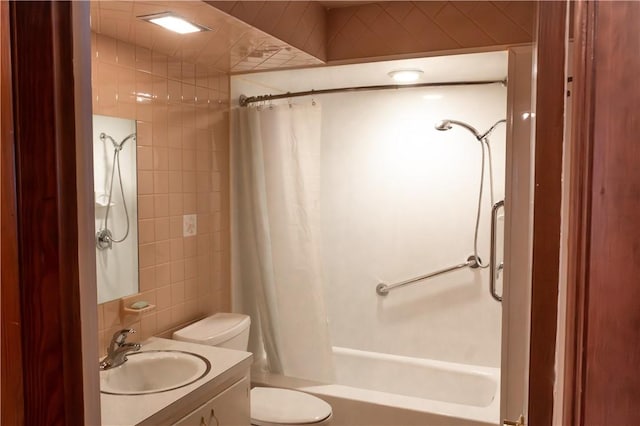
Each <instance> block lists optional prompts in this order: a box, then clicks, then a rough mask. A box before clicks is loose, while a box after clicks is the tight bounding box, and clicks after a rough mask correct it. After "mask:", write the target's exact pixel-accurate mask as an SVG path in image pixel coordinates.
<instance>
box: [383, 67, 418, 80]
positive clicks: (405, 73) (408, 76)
mask: <svg viewBox="0 0 640 426" xmlns="http://www.w3.org/2000/svg"><path fill="white" fill-rule="evenodd" d="M422 74H424V72H423V71H422V70H416V69H411V70H396V71H391V72H390V73H389V77H391V78H392V79H393V80H394V81H396V82H397V83H412V82H414V81H418V80H419V79H420V77H422Z"/></svg>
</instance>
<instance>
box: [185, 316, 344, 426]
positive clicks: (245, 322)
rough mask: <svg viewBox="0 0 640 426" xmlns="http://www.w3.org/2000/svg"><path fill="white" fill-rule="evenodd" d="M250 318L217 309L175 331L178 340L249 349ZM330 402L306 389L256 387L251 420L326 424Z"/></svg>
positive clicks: (259, 425)
mask: <svg viewBox="0 0 640 426" xmlns="http://www.w3.org/2000/svg"><path fill="white" fill-rule="evenodd" d="M250 325H251V319H250V318H249V317H248V316H247V315H241V314H229V313H218V314H215V315H212V316H210V317H207V318H204V319H202V320H200V321H197V322H195V323H193V324H191V325H188V326H187V327H185V328H182V329H180V330H177V331H175V332H174V333H173V338H174V339H175V340H182V341H185V342H191V343H199V344H202V345H209V346H218V347H222V348H227V349H237V350H241V351H246V350H247V345H248V343H249V326H250ZM332 417H333V414H332V410H331V406H330V405H329V404H327V403H326V402H325V401H323V400H321V399H320V398H317V397H315V396H313V395H309V394H307V393H304V392H299V391H294V390H289V389H280V388H266V387H254V388H253V389H252V390H251V424H252V425H254V426H284V425H286V426H299V425H306V426H327V425H329V424H330V423H331V418H332Z"/></svg>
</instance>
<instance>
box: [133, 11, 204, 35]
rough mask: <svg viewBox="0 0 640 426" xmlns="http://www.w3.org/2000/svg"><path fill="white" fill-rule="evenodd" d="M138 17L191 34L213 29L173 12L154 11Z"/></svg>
mask: <svg viewBox="0 0 640 426" xmlns="http://www.w3.org/2000/svg"><path fill="white" fill-rule="evenodd" d="M138 18H139V19H142V20H143V21H147V22H151V23H152V24H156V25H159V26H161V27H163V28H165V29H167V30H169V31H173V32H174V33H178V34H189V33H197V32H200V31H210V30H211V28H207V27H204V26H202V25H198V24H194V23H192V22H189V21H187V20H186V19H184V18H182V17H180V16H178V15H176V14H175V13H172V12H162V13H154V14H153V15H144V16H138Z"/></svg>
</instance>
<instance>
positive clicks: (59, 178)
mask: <svg viewBox="0 0 640 426" xmlns="http://www.w3.org/2000/svg"><path fill="white" fill-rule="evenodd" d="M561 5H565V6H564V9H563V6H558V5H555V6H554V2H542V3H540V4H539V11H538V15H539V19H538V22H539V24H538V28H539V33H538V34H539V36H538V37H539V39H538V64H539V70H540V71H539V72H538V82H537V88H538V91H537V95H536V97H537V102H536V108H537V127H536V129H537V132H536V135H537V136H536V158H537V159H539V160H540V161H542V159H543V157H542V155H544V154H543V153H547V154H550V155H553V156H554V159H553V162H552V163H551V164H553V170H551V173H550V174H549V175H546V173H545V174H544V175H543V174H540V173H536V182H537V183H539V184H540V185H541V187H540V188H537V189H536V208H535V209H534V223H536V224H537V226H536V227H535V228H534V247H533V256H534V257H533V271H534V275H533V281H532V288H533V290H532V291H533V299H532V322H531V324H532V329H531V332H532V343H531V348H532V350H531V356H530V364H531V367H530V395H529V401H530V402H529V403H530V407H531V410H530V412H533V410H534V409H535V411H536V413H540V414H539V416H540V417H536V419H537V418H540V419H544V421H543V422H540V423H533V422H531V424H551V423H550V419H551V413H552V404H549V401H551V402H552V400H553V381H551V382H550V381H549V378H550V377H552V375H553V368H554V365H553V362H554V359H553V354H554V352H555V334H556V333H555V331H556V330H555V327H556V324H555V321H556V320H555V317H556V316H555V311H556V305H557V290H558V282H557V277H558V274H557V269H556V273H555V280H554V279H550V276H551V275H552V274H553V273H552V272H549V271H545V265H546V262H547V261H549V262H555V263H552V265H554V266H555V265H556V264H557V261H558V258H559V229H560V228H559V221H546V220H545V217H547V216H548V215H549V214H550V212H555V211H557V216H558V218H559V216H560V214H559V212H560V202H559V198H558V197H557V193H559V192H560V179H559V177H560V174H559V173H560V169H561V164H562V163H561V150H560V151H559V152H560V161H559V162H558V158H557V156H558V145H559V146H560V147H561V146H562V129H563V122H562V120H563V110H562V108H560V109H559V108H558V103H557V100H558V99H559V96H561V97H562V99H563V100H564V88H563V89H562V93H560V94H559V93H558V92H559V87H560V86H559V83H558V79H562V80H563V84H564V79H565V77H564V43H565V38H564V37H565V34H564V31H560V30H558V28H557V27H553V26H550V25H548V24H549V22H557V23H559V24H560V25H561V26H562V28H564V25H565V23H564V22H563V21H562V19H559V15H558V11H560V13H561V14H564V12H562V10H566V3H564V2H562V3H561ZM11 9H12V10H11V12H12V13H11V16H10V21H11V28H12V37H13V40H12V70H13V76H12V77H13V78H12V82H13V87H14V95H15V96H14V98H13V99H14V106H13V111H14V113H15V116H14V117H13V122H14V123H15V129H16V135H15V139H11V140H5V138H4V137H3V142H2V148H3V158H2V160H3V163H2V169H1V170H2V185H3V194H2V196H3V199H4V197H5V196H9V198H11V197H13V199H14V200H17V201H18V202H17V204H16V206H17V216H14V217H19V218H20V221H19V223H16V224H14V225H13V229H14V230H17V235H16V237H15V238H16V242H17V246H18V248H19V272H20V273H19V275H18V276H17V277H15V279H16V280H17V282H18V284H19V292H20V303H19V306H20V308H21V309H22V315H21V317H20V318H21V319H20V324H19V326H20V329H21V333H19V334H18V336H17V337H15V336H14V337H15V339H16V340H14V341H13V342H12V341H9V342H6V341H5V337H9V336H8V335H7V333H5V330H4V327H5V325H6V324H7V323H6V322H5V312H6V310H5V308H6V307H7V304H8V302H7V299H5V298H4V281H3V298H2V299H0V303H2V309H1V312H2V318H3V319H2V321H3V323H2V326H3V330H2V342H3V351H2V354H3V363H2V365H6V363H5V362H4V361H5V358H4V356H5V353H8V352H7V351H6V349H7V344H9V345H11V344H15V343H17V345H18V346H17V347H20V348H23V349H24V351H23V356H22V357H21V358H22V361H23V365H22V368H21V369H20V371H19V373H21V374H17V376H19V378H20V379H21V380H22V381H21V382H20V383H18V384H22V385H23V386H24V405H23V407H22V408H19V407H18V408H16V411H18V413H17V414H18V415H22V414H21V413H24V416H25V417H24V419H23V422H26V423H27V424H48V423H55V422H58V421H62V422H65V421H66V422H68V423H72V420H71V419H80V418H87V417H85V416H87V415H89V416H90V415H94V416H95V415H98V416H99V409H98V408H96V407H99V405H98V404H94V405H93V406H92V408H90V409H89V410H91V411H96V410H97V411H98V413H97V414H96V413H95V412H93V413H86V412H85V408H84V407H85V405H86V403H87V401H83V399H84V398H89V399H95V398H96V395H95V391H96V389H90V388H89V387H90V386H85V385H84V384H85V383H91V381H86V378H85V377H84V376H86V375H87V374H89V373H88V372H87V371H86V370H87V367H86V365H85V364H83V348H84V351H87V346H95V344H96V341H97V330H95V333H94V334H95V335H93V336H92V335H91V333H90V332H89V333H87V330H86V328H85V330H84V331H83V327H82V322H81V317H82V319H83V320H85V319H86V318H85V315H84V313H83V314H82V315H81V314H80V313H81V312H88V315H89V316H91V315H93V317H94V318H93V319H95V315H96V312H95V310H96V306H95V305H94V306H82V297H81V293H82V292H83V289H82V286H81V285H80V278H79V277H80V275H81V274H82V273H83V272H81V265H79V262H78V257H77V256H74V255H73V254H75V253H77V252H78V246H79V244H82V243H81V242H79V233H78V227H79V220H80V219H79V218H78V213H77V212H78V210H77V207H78V205H77V202H78V199H79V197H80V199H82V194H79V193H78V189H77V188H78V182H77V179H76V176H77V173H78V172H77V159H76V155H77V152H76V146H75V140H76V137H75V136H76V124H77V123H74V122H73V117H75V112H76V111H75V106H76V103H75V102H74V92H73V86H74V84H73V83H71V80H72V79H73V75H74V67H73V49H72V47H71V46H73V43H74V42H77V40H76V38H77V37H80V36H79V35H78V34H77V32H76V35H75V36H74V33H73V30H72V28H73V25H72V19H73V17H72V12H71V9H72V7H71V5H70V4H69V3H64V2H51V3H49V2H42V3H23V4H20V3H11ZM562 16H564V15H562ZM549 20H552V21H549ZM34 22H36V23H38V24H39V25H40V26H39V27H38V28H39V30H38V32H39V33H35V32H34V31H33V28H34V27H32V26H31V24H33V23H34ZM76 30H77V28H76ZM43 31H46V34H47V35H49V34H50V35H51V37H42V36H41V35H42V32H43ZM36 40H37V43H36ZM559 47H562V48H561V49H559ZM560 57H562V61H560ZM43 61H46V66H42V63H43ZM34 63H35V64H39V66H27V65H28V64H29V65H33V64H34ZM543 64H547V66H549V67H550V69H545V70H543V69H541V66H542V65H543ZM560 64H562V66H560ZM3 71H4V69H3ZM558 71H560V72H559V73H558ZM4 78H5V75H3V80H4ZM36 83H37V84H36ZM562 87H564V86H562ZM4 99H5V98H4V92H3V102H4ZM563 100H562V101H561V102H560V105H562V104H563ZM3 111H4V109H3ZM4 117H5V115H4V112H3V136H4V132H5V128H4ZM34 120H36V121H37V123H38V125H37V126H34V125H33V123H34ZM14 144H15V147H16V148H17V149H16V153H17V155H16V158H15V165H16V171H17V179H16V182H15V192H13V196H12V191H11V189H12V188H11V187H10V183H11V182H10V181H7V180H5V176H6V170H7V169H6V168H5V167H4V166H5V164H6V162H5V160H7V159H9V160H10V158H9V157H6V156H5V147H7V148H12V147H13V146H14ZM63 154H64V155H63ZM545 160H546V161H545V164H549V163H548V160H549V158H548V157H545ZM9 163H11V162H10V161H9ZM559 168H560V169H559ZM537 170H538V171H539V170H541V169H537ZM548 171H549V170H548V169H545V172H548ZM80 175H81V176H82V174H80ZM43 178H46V182H48V184H47V185H40V186H39V185H38V182H41V181H42V179H43ZM5 186H9V188H5ZM5 189H8V190H7V191H5ZM84 195H86V194H84ZM81 203H82V202H81ZM545 203H546V204H545ZM85 204H88V202H87V201H86V200H85V201H84V203H83V204H80V208H81V212H82V211H83V206H84V205H85ZM85 207H86V206H85ZM86 209H89V207H86ZM4 218H5V216H4V205H3V229H2V234H1V235H2V241H3V246H2V256H3V268H2V270H3V274H4V271H5V263H4V260H5V259H4V256H5V245H4V242H5V238H6V237H7V236H8V234H7V233H6V231H5V228H4V223H5V222H4V220H5V219H4ZM536 220H537V222H536ZM61 236H64V238H58V237H61ZM43 258H44V259H46V265H47V267H46V268H40V267H37V266H38V265H42V261H43ZM45 282H46V285H40V283H45ZM85 300H89V299H85ZM87 303H89V302H85V305H86V304H87ZM549 308H551V313H552V314H553V315H550V311H549ZM92 310H93V311H92ZM36 320H37V321H36ZM91 321H92V320H91V319H90V322H91ZM81 336H83V337H84V340H82V339H81ZM20 340H21V341H20ZM540 348H543V350H539V349H540ZM91 351H94V352H96V351H95V350H94V349H93V348H92V349H91ZM91 351H89V352H90V353H91ZM550 354H551V355H550ZM84 355H85V357H86V352H85V353H84ZM52 366H54V367H55V368H56V369H59V370H57V373H58V374H52ZM95 374H96V375H97V371H96V373H95ZM3 378H4V375H3ZM93 383H94V385H93V386H94V387H95V381H94V382H93ZM4 385H5V383H4V382H3V390H5V392H2V394H1V395H2V407H3V408H6V402H7V399H6V395H7V392H6V388H4ZM16 394H20V392H16ZM3 415H4V412H3ZM535 415H536V416H538V414H535ZM94 418H95V417H94ZM547 419H549V422H547ZM20 423H21V422H18V423H17V424H20Z"/></svg>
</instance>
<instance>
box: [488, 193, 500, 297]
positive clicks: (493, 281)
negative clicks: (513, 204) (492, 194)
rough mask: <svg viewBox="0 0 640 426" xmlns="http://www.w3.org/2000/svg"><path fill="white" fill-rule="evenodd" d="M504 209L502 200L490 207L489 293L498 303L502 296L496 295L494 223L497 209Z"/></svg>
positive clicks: (496, 219) (496, 217)
mask: <svg viewBox="0 0 640 426" xmlns="http://www.w3.org/2000/svg"><path fill="white" fill-rule="evenodd" d="M501 207H504V200H502V201H498V202H497V203H495V204H494V205H493V207H491V256H490V257H489V292H490V293H491V297H493V298H494V299H495V300H497V301H498V302H502V296H499V295H498V293H496V274H497V272H498V271H497V266H496V227H497V226H496V223H497V222H498V209H500V208H501Z"/></svg>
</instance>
